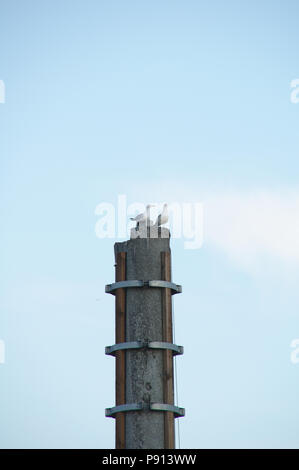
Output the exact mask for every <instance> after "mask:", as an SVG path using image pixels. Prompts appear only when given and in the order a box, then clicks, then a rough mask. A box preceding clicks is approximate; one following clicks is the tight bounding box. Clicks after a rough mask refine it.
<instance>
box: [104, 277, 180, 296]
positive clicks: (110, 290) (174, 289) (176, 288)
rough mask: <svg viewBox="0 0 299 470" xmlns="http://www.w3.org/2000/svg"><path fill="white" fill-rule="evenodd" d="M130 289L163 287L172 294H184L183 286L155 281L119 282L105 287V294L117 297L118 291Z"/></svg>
mask: <svg viewBox="0 0 299 470" xmlns="http://www.w3.org/2000/svg"><path fill="white" fill-rule="evenodd" d="M128 287H162V288H167V289H171V294H172V295H174V294H180V293H181V292H182V286H180V285H179V284H175V283H174V282H169V281H162V280H153V281H137V280H136V281H135V280H134V281H119V282H114V283H113V284H107V285H106V286H105V292H106V293H107V294H112V295H115V291H116V290H117V289H127V288H128Z"/></svg>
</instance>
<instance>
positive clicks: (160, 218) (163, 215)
mask: <svg viewBox="0 0 299 470" xmlns="http://www.w3.org/2000/svg"><path fill="white" fill-rule="evenodd" d="M167 222H168V208H167V204H164V206H163V210H162V212H161V214H160V215H158V218H157V220H156V225H158V227H160V225H164V224H166V223H167Z"/></svg>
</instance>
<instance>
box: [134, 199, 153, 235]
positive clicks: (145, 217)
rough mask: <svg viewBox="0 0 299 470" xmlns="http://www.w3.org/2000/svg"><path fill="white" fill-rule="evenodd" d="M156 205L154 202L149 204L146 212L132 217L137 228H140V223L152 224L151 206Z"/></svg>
mask: <svg viewBox="0 0 299 470" xmlns="http://www.w3.org/2000/svg"><path fill="white" fill-rule="evenodd" d="M151 207H154V204H148V205H147V206H146V209H145V212H142V214H138V215H136V217H130V220H133V221H134V222H136V230H138V229H139V224H146V225H148V224H150V222H151V219H150V208H151Z"/></svg>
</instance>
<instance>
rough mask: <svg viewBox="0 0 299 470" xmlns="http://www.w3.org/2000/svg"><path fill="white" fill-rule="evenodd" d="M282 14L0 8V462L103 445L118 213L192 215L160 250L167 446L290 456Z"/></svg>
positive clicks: (295, 192)
mask: <svg viewBox="0 0 299 470" xmlns="http://www.w3.org/2000/svg"><path fill="white" fill-rule="evenodd" d="M298 14H299V5H298V2H297V1H295V0H285V1H281V0H280V1H278V0H272V1H268V0H259V1H257V0H251V1H243V2H238V1H233V0H228V1H226V2H223V1H220V0H217V1H213V0H212V1H209V2H208V1H201V2H199V1H195V0H186V1H184V2H183V1H178V0H172V1H170V0H163V1H157V0H151V1H147V0H145V1H142V2H138V1H132V0H128V1H126V2H123V1H116V0H110V1H102V0H100V1H96V0H86V1H84V2H83V1H82V0H81V1H78V0H73V1H70V0H63V1H58V0H51V1H49V0H45V1H43V2H39V1H37V0H35V1H33V0H26V1H20V0H18V1H16V0H11V1H10V2H4V1H2V0H1V1H0V81H1V80H2V81H3V83H4V84H5V100H4V102H2V103H0V196H1V197H0V214H1V233H0V242H1V245H0V246H1V248H0V259H1V264H0V340H1V341H2V342H1V345H2V346H3V344H4V345H5V361H4V363H0V447H1V448H113V447H114V420H112V419H107V418H105V416H104V409H105V408H106V407H110V406H113V405H114V402H113V400H114V359H113V358H111V357H108V356H105V354H104V347H105V346H106V345H111V344H113V343H114V298H113V297H112V296H109V295H106V294H105V293H104V286H105V284H108V283H110V282H112V281H113V280H114V267H113V264H114V258H113V257H114V254H113V245H114V243H115V242H116V241H121V240H123V239H125V238H122V237H118V236H117V234H116V236H115V237H113V238H105V239H100V238H98V237H97V236H96V231H95V226H96V223H97V220H98V219H99V217H98V215H97V214H96V207H97V206H98V204H100V203H102V202H105V203H110V204H113V205H114V206H115V210H116V213H117V210H118V205H117V202H118V197H119V195H125V196H126V199H127V202H128V205H129V204H132V203H136V202H138V203H145V204H146V203H148V202H154V203H156V204H160V203H163V202H168V203H179V204H182V203H188V202H190V203H195V202H200V203H202V204H203V207H204V223H203V232H204V241H203V244H202V246H201V247H200V248H198V249H193V250H188V249H186V247H185V245H184V240H183V239H172V240H171V247H172V264H173V280H174V282H176V283H178V284H181V285H182V286H183V293H182V294H181V295H177V296H175V297H174V317H175V334H176V343H177V344H181V345H183V346H184V348H185V354H184V355H183V356H179V357H177V359H176V364H177V381H178V389H177V392H178V404H179V405H180V406H184V407H185V408H186V417H185V418H180V422H179V423H180V424H179V434H180V445H181V447H182V448H286V447H289V448H298V447H299V401H298V389H299V363H298V362H296V361H294V360H293V361H292V360H291V357H292V355H291V354H292V351H293V352H294V350H292V348H291V343H292V342H293V341H294V340H295V339H298V338H299V321H298V318H299V291H298V281H299V217H298V216H299V185H298V173H299V158H298V156H299V155H298V142H299V140H298V137H299V104H298V103H297V104H296V103H295V102H294V100H293V102H292V99H291V92H292V89H291V82H292V81H293V80H296V79H298V78H299V62H298V53H299V51H298V43H299V31H298ZM0 83H1V82H0ZM2 92H3V88H2ZM2 101H3V100H2ZM297 358H299V352H298V355H297ZM2 362H3V361H2Z"/></svg>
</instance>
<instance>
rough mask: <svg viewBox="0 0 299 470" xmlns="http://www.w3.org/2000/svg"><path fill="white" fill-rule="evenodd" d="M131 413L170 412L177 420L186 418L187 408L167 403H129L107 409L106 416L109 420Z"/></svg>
mask: <svg viewBox="0 0 299 470" xmlns="http://www.w3.org/2000/svg"><path fill="white" fill-rule="evenodd" d="M129 411H168V412H169V411H170V412H171V413H173V414H174V417H175V418H180V417H181V416H185V408H180V407H178V406H175V405H169V404H167V403H127V404H124V405H118V406H114V407H113V408H106V410H105V415H106V417H107V418H115V415H116V413H127V412H129Z"/></svg>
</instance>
